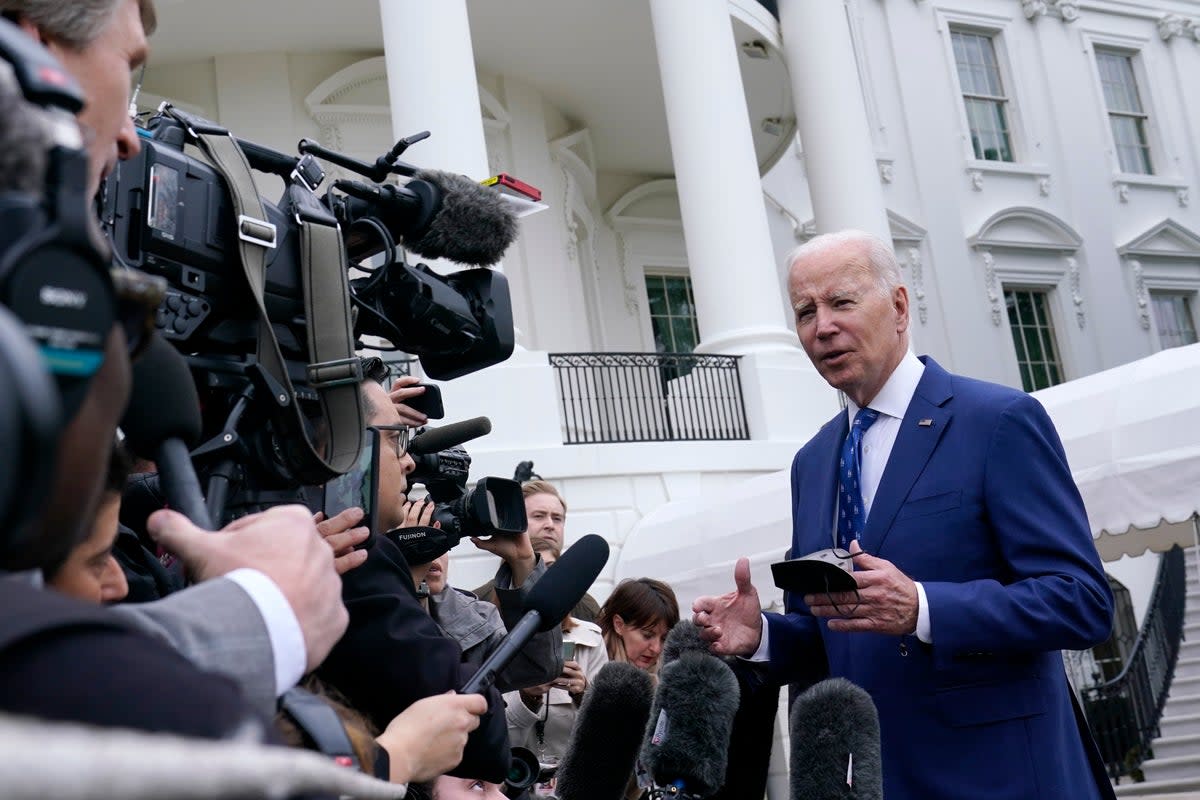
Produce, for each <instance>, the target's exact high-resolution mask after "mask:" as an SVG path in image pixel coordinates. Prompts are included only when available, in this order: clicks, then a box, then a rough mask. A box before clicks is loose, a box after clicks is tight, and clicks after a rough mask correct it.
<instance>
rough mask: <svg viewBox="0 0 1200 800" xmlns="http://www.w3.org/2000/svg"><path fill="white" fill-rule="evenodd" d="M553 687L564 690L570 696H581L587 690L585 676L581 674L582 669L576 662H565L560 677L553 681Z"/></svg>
mask: <svg viewBox="0 0 1200 800" xmlns="http://www.w3.org/2000/svg"><path fill="white" fill-rule="evenodd" d="M554 685H555V686H557V687H558V688H559V689H566V690H567V692H568V693H570V694H583V692H584V690H586V689H587V685H588V682H587V676H586V675H584V674H583V667H581V666H579V662H578V661H567V662H565V663H564V664H563V671H562V675H560V676H558V679H557V680H555V681H554Z"/></svg>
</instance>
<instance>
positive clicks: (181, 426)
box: [121, 333, 213, 530]
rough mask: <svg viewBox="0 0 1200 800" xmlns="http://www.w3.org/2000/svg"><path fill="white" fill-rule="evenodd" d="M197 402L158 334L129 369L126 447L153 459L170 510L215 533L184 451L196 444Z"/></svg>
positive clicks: (188, 378) (181, 366) (178, 360)
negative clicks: (131, 379)
mask: <svg viewBox="0 0 1200 800" xmlns="http://www.w3.org/2000/svg"><path fill="white" fill-rule="evenodd" d="M201 428H202V422H201V419H200V399H199V397H197V395H196V384H195V382H194V381H193V380H192V373H191V372H190V371H189V370H188V365H187V362H186V361H184V359H183V356H181V355H180V354H179V353H178V352H177V351H176V350H175V348H173V347H172V346H171V345H170V344H168V343H167V341H166V340H165V339H163V338H162V337H161V336H159V335H158V334H157V333H156V334H154V336H153V337H152V338H151V339H150V343H149V344H148V345H147V347H146V352H145V353H143V354H142V357H141V358H140V359H139V360H138V361H137V362H136V363H135V364H134V365H133V392H132V393H131V395H130V398H129V406H128V407H127V408H126V409H125V416H123V417H122V418H121V430H122V431H124V433H125V438H126V439H127V440H128V442H129V446H130V448H131V449H132V450H133V451H134V452H135V453H138V454H140V455H143V456H153V458H154V461H155V463H157V464H158V473H159V480H160V486H161V488H162V491H163V494H165V495H166V498H167V503H168V504H169V505H170V506H171V508H173V509H175V510H176V511H179V512H180V513H181V514H183V515H184V516H185V517H187V518H188V519H190V520H191V521H192V522H193V523H195V524H196V525H197V526H199V527H201V528H204V529H205V530H213V524H212V518H211V516H209V513H208V506H207V505H205V503H204V494H203V492H201V491H200V481H199V480H198V479H197V478H196V468H195V467H194V466H192V459H191V456H190V455H189V454H188V448H189V447H190V446H192V445H195V444H196V442H198V441H199V439H200V432H201Z"/></svg>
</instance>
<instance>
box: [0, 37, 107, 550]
mask: <svg viewBox="0 0 1200 800" xmlns="http://www.w3.org/2000/svg"><path fill="white" fill-rule="evenodd" d="M0 58H2V59H3V61H0V148H3V150H4V151H5V152H6V153H8V154H10V160H11V164H10V166H11V169H9V170H6V172H8V173H16V172H19V171H20V170H21V169H24V170H26V171H28V173H29V174H27V175H17V174H6V175H5V176H3V177H0V180H3V181H4V182H5V183H6V185H8V186H11V187H19V188H12V189H10V190H7V191H0V387H2V388H0V446H3V448H4V457H3V458H0V556H3V557H7V556H8V555H10V554H13V553H18V552H21V551H22V549H23V548H24V547H25V546H26V545H27V544H28V538H29V536H30V535H31V531H29V530H27V528H28V526H27V525H26V524H25V523H27V522H28V519H29V517H30V516H31V515H32V513H34V512H37V511H40V510H41V508H42V504H43V503H44V502H45V498H46V494H47V492H48V491H49V487H50V482H51V479H52V478H53V470H54V465H55V461H56V458H57V452H56V451H57V439H58V435H59V432H60V431H61V429H62V427H63V425H65V423H66V421H67V420H69V419H70V418H71V417H72V416H73V415H74V413H75V412H76V411H77V410H78V407H79V404H80V402H81V401H82V399H83V397H84V396H85V395H86V393H87V387H88V383H89V381H90V379H91V377H92V376H93V375H94V374H95V372H96V371H97V370H98V369H99V367H100V364H101V363H102V362H103V359H104V345H105V342H106V340H107V339H108V336H109V334H110V332H111V331H112V327H113V325H114V324H115V322H116V321H117V320H118V318H119V306H118V302H117V294H116V290H115V289H114V285H113V280H112V278H111V276H110V274H109V269H110V261H111V259H110V253H109V251H108V249H107V247H106V245H105V242H104V240H103V239H102V238H100V236H99V234H98V231H97V228H96V226H95V225H94V224H92V225H89V224H88V223H89V218H88V215H89V214H90V213H91V211H90V204H89V202H88V197H87V187H88V157H87V150H86V148H85V147H84V144H83V137H82V134H81V133H80V131H79V127H78V124H77V123H76V121H75V117H74V115H75V113H76V112H78V111H79V109H81V108H82V107H83V95H82V93H81V91H80V90H79V87H78V85H77V84H76V83H75V81H74V80H73V79H72V78H71V77H70V76H69V75H68V74H67V73H66V72H65V71H64V70H63V68H62V67H61V66H60V65H59V64H58V62H57V61H56V60H55V59H54V57H53V56H51V55H50V53H49V52H47V51H46V50H45V49H44V48H43V47H42V46H41V45H39V44H38V43H37V42H35V41H34V40H33V39H32V38H31V37H29V36H27V35H26V34H25V33H23V32H22V31H21V30H20V29H19V28H17V27H16V26H15V25H13V24H12V23H10V22H9V21H7V20H3V19H0ZM5 62H7V64H6V63H5ZM22 154H25V155H27V156H28V157H27V158H22ZM43 163H44V170H42V169H41V166H42V164H43Z"/></svg>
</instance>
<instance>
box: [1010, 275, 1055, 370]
mask: <svg viewBox="0 0 1200 800" xmlns="http://www.w3.org/2000/svg"><path fill="white" fill-rule="evenodd" d="M1004 301H1005V305H1006V306H1007V307H1008V323H1009V327H1010V329H1011V331H1012V335H1013V345H1014V348H1015V351H1016V356H1017V369H1018V372H1019V373H1020V375H1021V385H1022V386H1023V387H1024V388H1025V391H1027V392H1032V391H1035V390H1037V389H1044V388H1046V387H1047V386H1053V385H1054V384H1056V383H1060V382H1061V381H1062V364H1061V363H1060V361H1059V357H1058V347H1057V345H1056V344H1055V341H1054V324H1053V321H1052V320H1051V318H1050V313H1049V303H1048V300H1047V293H1046V292H1044V291H1038V290H1033V289H1006V290H1005V292H1004Z"/></svg>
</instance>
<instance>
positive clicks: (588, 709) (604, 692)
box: [555, 551, 654, 800]
mask: <svg viewBox="0 0 1200 800" xmlns="http://www.w3.org/2000/svg"><path fill="white" fill-rule="evenodd" d="M567 552H570V551H567ZM565 555H566V554H565V553H564V557H565ZM653 696H654V688H653V685H652V682H651V678H650V674H649V673H648V672H646V671H645V670H640V669H638V668H637V667H635V666H634V665H633V664H626V663H624V662H620V661H610V662H609V663H607V664H605V665H604V666H603V667H601V668H600V671H599V672H598V673H596V678H595V680H593V681H592V685H591V686H590V687H588V690H587V693H586V694H584V696H583V703H582V704H581V705H580V706H579V714H578V716H577V717H576V718H575V727H574V728H573V729H572V731H571V738H570V740H569V741H568V743H567V751H566V753H565V754H564V755H563V760H562V763H560V764H559V767H558V771H557V772H556V773H555V793H556V794H557V796H558V798H559V800H621V798H623V797H624V796H625V787H626V785H627V784H628V783H629V776H630V775H632V774H633V764H634V761H635V760H637V750H638V745H639V743H640V742H641V740H642V733H643V732H644V731H645V730H646V723H647V722H648V721H649V719H650V704H651V701H652V699H653Z"/></svg>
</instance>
